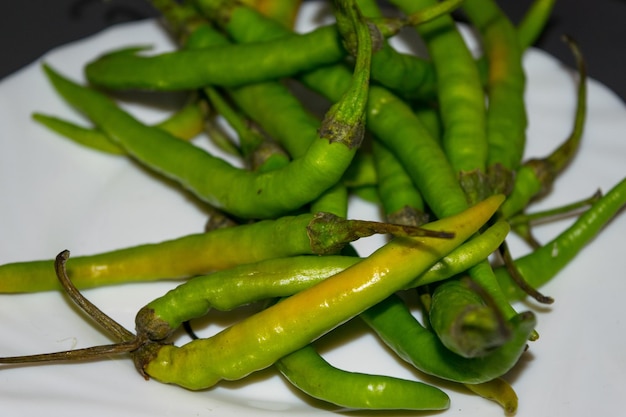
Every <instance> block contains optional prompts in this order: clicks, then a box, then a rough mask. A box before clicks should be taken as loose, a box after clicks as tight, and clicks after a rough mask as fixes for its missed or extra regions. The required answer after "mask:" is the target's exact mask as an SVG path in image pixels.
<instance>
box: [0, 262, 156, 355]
mask: <svg viewBox="0 0 626 417" xmlns="http://www.w3.org/2000/svg"><path fill="white" fill-rule="evenodd" d="M69 256H70V252H69V251H68V250H64V251H62V252H61V253H59V254H58V255H57V257H56V259H55V263H54V268H55V272H56V275H57V278H58V279H59V281H60V282H61V285H62V287H63V289H64V290H65V292H66V294H67V295H68V296H69V297H70V298H71V299H72V301H73V302H74V303H75V304H76V305H77V306H78V307H79V308H80V309H81V310H82V311H83V312H84V313H86V314H87V315H88V316H89V317H90V318H92V319H93V320H94V321H96V322H97V323H98V324H99V325H100V326H101V327H102V328H104V329H105V330H106V331H108V332H109V333H110V334H111V335H112V336H113V337H115V338H116V339H118V340H121V342H120V343H114V344H109V345H100V346H91V347H88V348H84V349H73V350H66V351H60V352H53V353H42V354H35V355H23V356H10V357H0V363H4V364H18V363H22V364H26V363H42V362H44V363H52V362H66V361H82V360H88V359H98V358H102V357H105V356H109V355H114V354H123V353H129V352H133V351H135V350H137V349H138V348H139V347H140V346H141V345H142V344H144V340H143V338H142V337H138V336H135V335H134V334H133V333H132V332H130V331H128V330H127V329H125V328H124V327H123V326H122V325H120V324H119V323H117V322H116V321H115V320H113V319H112V318H111V317H109V316H108V315H106V314H105V313H103V312H102V311H101V310H100V309H99V308H98V307H96V306H95V305H94V304H92V303H91V301H89V300H88V299H87V298H85V297H84V296H83V295H82V294H81V293H80V291H79V290H78V289H77V288H76V287H75V286H74V284H72V281H71V280H70V279H69V277H68V276H67V271H66V269H65V263H66V262H67V260H68V258H69Z"/></svg>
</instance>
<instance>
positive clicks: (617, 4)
mask: <svg viewBox="0 0 626 417" xmlns="http://www.w3.org/2000/svg"><path fill="white" fill-rule="evenodd" d="M531 3H532V0H499V4H500V5H501V7H502V8H503V9H504V10H505V11H506V12H507V13H508V15H509V16H510V17H511V19H512V20H513V21H514V22H517V21H518V20H519V19H520V18H521V16H522V15H523V13H524V11H525V10H526V9H527V7H528V6H529V5H530V4H531ZM154 16H156V13H155V11H154V10H153V9H152V7H151V6H150V5H149V3H148V2H147V1H145V0H125V1H123V0H54V1H50V0H24V1H14V2H11V4H10V6H7V5H5V7H4V8H3V11H2V13H0V51H2V55H1V58H0V80H1V79H2V78H4V77H5V76H7V75H8V74H10V73H12V72H14V71H17V70H19V69H20V68H22V67H23V66H25V65H27V64H29V63H31V62H33V61H34V60H36V59H37V58H39V57H40V56H41V55H42V54H43V53H45V52H46V51H48V50H50V49H51V48H54V47H55V46H58V45H62V44H65V43H68V42H72V41H74V40H77V39H80V38H84V37H86V36H89V35H91V34H94V33H97V32H99V31H101V30H102V29H104V28H106V27H108V26H111V25H114V24H116V23H121V22H128V21H135V20H141V19H147V18H151V17H154ZM625 21H626V0H593V1H592V0H560V1H557V2H556V6H555V10H554V13H553V16H552V18H551V20H550V22H549V25H548V27H547V28H546V30H545V32H544V34H543V36H542V37H541V39H539V41H538V42H537V44H536V46H537V47H539V48H541V49H543V50H545V51H547V52H549V53H550V54H552V55H553V56H555V57H556V58H558V59H560V60H562V61H564V62H570V63H571V62H572V56H571V54H570V52H569V50H568V49H567V47H566V46H565V44H564V43H563V42H562V41H561V39H560V38H561V35H562V34H568V35H570V36H572V37H573V38H574V39H576V41H577V42H578V43H579V45H580V47H581V48H582V50H583V53H584V55H585V58H586V61H587V67H588V72H589V75H590V76H591V77H593V78H595V79H596V80H598V81H600V82H602V83H603V84H605V85H606V86H608V87H609V88H610V89H611V90H613V91H614V92H615V93H617V94H618V95H619V96H620V97H621V99H622V100H625V101H626V46H625V45H626V24H625V23H624V22H625Z"/></svg>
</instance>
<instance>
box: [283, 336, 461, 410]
mask: <svg viewBox="0 0 626 417" xmlns="http://www.w3.org/2000/svg"><path fill="white" fill-rule="evenodd" d="M276 368H277V369H278V370H279V371H280V373H281V374H282V375H283V376H284V377H285V378H286V379H287V380H288V381H289V382H290V383H292V384H293V385H294V386H296V387H297V388H298V389H300V390H302V391H303V392H305V393H307V394H308V395H310V396H312V397H314V398H318V399H321V400H324V401H327V402H330V403H333V404H336V405H338V406H341V407H345V408H347V409H351V410H355V409H356V410H358V409H367V410H444V409H447V408H448V407H449V405H450V399H449V398H448V396H447V395H446V394H445V393H444V392H443V391H441V390H440V389H438V388H435V387H433V386H431V385H428V384H424V383H422V382H417V381H411V380H406V379H400V378H394V377H390V376H383V375H369V374H364V373H358V372H347V371H343V370H341V369H338V368H335V367H334V366H332V365H330V364H329V363H328V362H327V361H326V360H324V358H322V357H321V356H320V355H319V354H318V353H317V351H316V350H315V348H314V347H313V346H311V345H307V346H305V347H303V348H301V349H299V350H297V351H295V352H292V353H290V354H289V355H287V356H285V357H283V358H281V359H280V360H279V361H278V362H276Z"/></svg>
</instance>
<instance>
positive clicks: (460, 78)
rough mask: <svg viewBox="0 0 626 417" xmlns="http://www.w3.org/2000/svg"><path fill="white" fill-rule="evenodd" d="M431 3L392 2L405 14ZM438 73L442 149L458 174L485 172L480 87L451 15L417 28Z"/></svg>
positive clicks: (474, 67)
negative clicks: (442, 126)
mask: <svg viewBox="0 0 626 417" xmlns="http://www.w3.org/2000/svg"><path fill="white" fill-rule="evenodd" d="M434 3H435V2H432V1H403V0H393V1H392V4H394V5H396V6H398V7H399V8H400V9H401V10H402V11H403V12H405V13H408V14H410V13H413V12H415V11H417V10H420V9H424V8H426V7H429V6H432V4H434ZM417 31H418V32H419V33H420V34H421V36H422V38H423V39H424V42H425V43H426V46H427V48H428V52H429V55H430V56H431V58H432V61H433V64H434V66H435V71H436V73H437V87H438V88H437V95H438V98H439V106H440V108H441V117H442V120H443V124H444V131H443V138H442V141H443V147H444V149H445V151H446V155H447V156H448V158H449V160H450V164H451V165H452V167H453V169H454V170H455V172H457V173H461V172H471V171H475V170H478V171H482V172H484V171H485V169H486V161H487V140H486V133H485V132H486V130H485V104H484V95H483V90H482V85H481V83H480V77H479V74H478V69H477V67H476V64H475V62H474V59H473V57H472V55H471V53H470V51H469V49H468V48H467V46H466V44H465V42H464V41H463V38H462V37H461V35H460V33H459V32H458V30H457V29H456V26H455V25H454V22H453V20H452V18H451V17H450V16H440V17H438V18H437V19H435V20H433V21H430V22H427V23H424V24H422V25H420V26H417Z"/></svg>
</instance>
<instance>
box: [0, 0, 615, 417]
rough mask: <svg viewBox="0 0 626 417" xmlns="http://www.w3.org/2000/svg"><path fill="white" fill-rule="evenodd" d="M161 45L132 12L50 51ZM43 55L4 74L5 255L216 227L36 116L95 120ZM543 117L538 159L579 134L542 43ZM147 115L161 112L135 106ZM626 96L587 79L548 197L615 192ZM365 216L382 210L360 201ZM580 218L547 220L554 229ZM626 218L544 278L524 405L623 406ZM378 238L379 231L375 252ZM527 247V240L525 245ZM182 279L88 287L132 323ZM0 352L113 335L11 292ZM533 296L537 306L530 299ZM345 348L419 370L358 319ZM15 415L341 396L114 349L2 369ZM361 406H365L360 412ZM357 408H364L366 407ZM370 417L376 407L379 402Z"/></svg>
mask: <svg viewBox="0 0 626 417" xmlns="http://www.w3.org/2000/svg"><path fill="white" fill-rule="evenodd" d="M315 8H316V6H315V5H310V4H307V5H306V8H305V11H304V13H303V15H302V16H301V17H302V18H301V20H300V23H299V24H300V25H301V26H300V27H301V28H303V29H306V28H310V27H311V24H312V20H313V17H314V15H315ZM137 43H147V44H153V45H156V47H157V48H156V50H157V51H158V50H167V49H170V48H171V47H172V46H171V44H170V43H169V41H168V39H167V36H166V35H165V34H164V32H163V31H162V30H161V28H160V27H159V26H158V25H157V24H155V22H153V21H145V22H140V23H132V24H125V25H120V26H117V27H114V28H112V29H109V30H107V31H105V32H103V33H100V34H98V35H96V36H93V37H90V38H88V39H86V40H83V41H80V42H76V43H73V44H71V45H68V46H65V47H62V48H59V49H56V50H54V51H52V52H50V53H49V54H47V55H46V56H44V57H43V58H42V60H44V61H46V62H48V63H50V64H51V65H53V66H54V67H55V68H56V69H58V70H59V71H61V72H62V73H64V74H66V75H68V76H70V77H73V78H74V79H78V80H80V79H82V74H81V71H82V67H83V65H84V64H85V62H87V61H89V60H91V59H93V58H94V57H95V56H96V55H99V54H100V53H102V52H103V51H105V50H107V49H110V48H117V47H120V46H125V45H128V44H137ZM39 64H40V63H39V62H36V63H33V65H31V66H29V67H27V68H25V69H23V70H22V71H19V72H18V73H16V74H14V75H12V76H10V77H7V78H6V79H4V80H3V81H2V82H1V83H0V132H1V133H0V141H1V142H2V147H1V148H0V149H1V151H0V192H1V196H2V204H1V205H0V213H1V215H0V236H1V239H0V263H7V262H14V261H22V260H32V259H42V258H46V259H47V258H52V257H54V255H55V254H56V253H57V252H59V251H60V250H62V249H66V248H67V249H70V250H71V251H72V254H73V255H79V254H88V253H95V252H100V251H104V250H109V249H113V248H118V247H125V246H129V245H134V244H140V243H145V242H157V241H161V240H164V239H169V238H174V237H177V236H181V235H184V234H188V233H195V232H198V231H199V230H201V229H202V227H203V225H204V222H205V215H204V213H203V211H202V209H201V208H200V207H199V206H198V205H196V204H193V203H191V202H190V201H189V199H188V198H187V196H186V195H185V194H184V193H181V192H179V191H178V190H177V189H175V188H173V187H171V186H168V185H166V184H164V183H161V182H160V181H157V180H155V178H154V177H152V176H151V175H150V174H148V173H147V172H146V171H143V170H141V169H137V166H135V165H134V164H132V163H129V162H128V161H126V160H125V159H123V158H117V157H110V156H107V155H102V154H99V153H97V152H93V151H90V150H88V149H84V148H81V147H79V146H76V145H74V144H73V143H70V142H69V141H66V140H64V139H61V138H59V137H58V136H56V135H55V134H53V133H51V132H49V131H47V130H46V129H45V128H43V127H41V126H39V125H38V124H36V123H33V122H32V121H31V119H30V115H31V113H32V112H33V111H41V112H45V113H50V114H56V115H59V116H62V117H66V118H70V119H73V120H77V121H79V120H82V119H81V118H80V117H79V116H78V115H77V114H76V113H75V112H74V111H73V110H71V109H69V108H68V107H67V106H66V105H65V104H64V103H63V102H62V101H61V100H60V99H59V98H58V97H57V95H56V94H55V93H54V92H53V91H52V89H51V88H50V86H49V85H48V83H47V82H46V80H45V79H44V76H43V74H42V71H41V70H40V66H39ZM525 67H526V69H527V72H528V91H527V103H528V109H529V119H530V127H529V129H528V151H527V156H543V155H545V154H546V153H548V152H549V151H551V150H552V149H553V148H554V147H555V146H556V145H557V144H558V143H559V142H560V141H561V140H562V139H563V138H564V137H566V136H567V134H568V133H569V129H570V125H571V120H572V115H573V110H574V103H575V82H574V75H573V72H572V71H571V70H570V69H569V65H568V66H564V65H562V64H560V63H559V62H556V61H555V60H554V59H552V58H551V57H549V56H547V55H546V54H544V53H541V52H539V51H537V50H531V51H529V52H528V53H527V54H526V57H525ZM131 109H132V111H135V112H136V114H137V115H138V116H140V117H142V118H143V119H144V120H146V121H153V120H158V119H159V118H160V117H162V116H163V113H161V112H156V111H154V110H146V109H144V108H139V107H131ZM625 133H626V109H625V108H624V106H623V104H622V103H621V102H620V100H619V99H618V98H617V97H616V96H615V95H614V94H612V93H611V92H610V91H608V90H607V89H606V88H605V87H603V86H602V85H600V84H599V83H597V82H594V81H591V80H590V81H589V116H588V122H587V127H586V129H585V137H584V141H583V145H582V149H581V152H580V154H579V155H578V157H577V158H576V160H575V161H574V163H573V165H572V166H571V168H570V169H568V170H567V171H566V172H565V173H564V174H563V175H562V177H561V178H560V179H559V180H558V182H557V184H556V189H555V191H554V193H553V194H552V195H551V196H550V197H549V198H547V199H545V200H544V201H542V202H541V203H540V204H537V205H536V208H537V209H539V208H545V207H553V206H556V205H559V204H563V203H567V202H571V201H574V200H577V199H580V198H583V197H586V196H588V195H590V194H592V193H593V191H594V190H596V189H597V188H598V187H600V188H602V189H603V190H607V189H608V188H610V187H611V186H613V185H614V184H616V183H617V182H618V181H619V180H620V179H621V178H622V177H623V176H624V174H626V169H625V168H624V167H625V166H626V165H625V162H626V141H624V134H625ZM351 216H353V217H357V216H358V217H372V216H374V214H373V210H372V207H371V206H368V205H367V204H363V203H361V202H356V203H355V205H354V206H353V207H352V211H351ZM567 224H568V222H567V221H566V222H560V223H557V224H553V225H550V226H545V227H542V228H540V229H538V231H537V234H538V236H539V237H540V239H543V240H546V239H548V238H550V237H552V236H554V235H555V234H556V233H558V232H559V231H560V230H562V229H563V228H564V227H565V226H566V225H567ZM625 226H626V217H625V216H624V215H621V216H619V217H618V218H617V219H616V220H615V221H613V223H612V224H611V226H610V227H609V228H608V229H606V230H605V231H604V232H603V233H602V234H601V235H600V236H599V237H598V238H597V239H596V240H595V241H594V242H593V244H592V245H591V246H589V247H588V248H586V249H585V250H584V252H583V253H582V254H581V255H580V256H579V257H578V258H577V259H576V260H575V261H574V262H572V263H571V265H569V266H568V267H567V268H566V269H565V270H564V271H563V272H562V273H561V274H560V276H559V277H558V278H557V279H556V280H555V281H554V282H552V283H550V284H549V285H547V286H546V287H545V288H544V291H545V292H546V293H547V294H550V295H553V296H555V298H556V303H555V304H554V306H553V307H551V308H545V309H538V310H536V311H537V313H538V316H539V317H538V318H539V327H538V330H539V332H540V334H541V336H542V337H541V339H540V340H539V341H537V342H535V343H533V344H532V346H531V348H530V351H529V352H528V353H526V354H525V355H524V357H523V359H522V361H521V364H520V366H519V367H518V368H516V369H515V371H514V372H512V373H511V374H510V375H509V376H508V377H509V379H510V380H511V382H512V383H513V385H514V387H515V388H516V390H517V392H518V394H519V397H520V408H519V412H518V416H520V417H526V416H533V417H542V416H546V417H547V416H555V415H567V416H571V417H573V416H580V417H582V416H585V417H587V416H589V415H599V416H603V417H608V416H618V415H622V411H621V410H622V409H623V404H622V399H623V396H624V394H626V390H624V386H625V385H624V384H623V375H624V372H626V355H625V354H624V352H625V351H626V336H625V335H626V320H624V318H623V315H622V314H621V312H622V311H623V309H622V307H621V305H620V303H621V302H623V301H622V300H621V297H622V296H623V294H626V279H624V272H623V271H624V268H625V267H626V261H625V258H624V256H623V250H622V249H620V248H623V244H624V243H623V240H624V232H626V227H625ZM379 243H380V241H376V240H374V241H371V240H370V241H368V242H365V246H361V248H362V249H363V250H364V251H367V250H370V249H371V248H372V247H374V246H375V245H378V244H379ZM513 250H514V251H515V252H516V254H518V255H519V254H522V253H524V252H525V250H526V249H525V248H524V246H523V245H521V244H520V243H519V242H513ZM172 286H173V284H171V283H154V284H143V285H126V286H123V287H110V288H100V289H94V290H89V291H86V292H85V293H86V295H87V296H88V297H89V298H90V299H91V300H92V301H93V302H95V303H96V304H97V305H98V306H100V307H101V308H102V309H103V310H104V311H105V312H108V313H109V314H111V315H112V316H113V317H114V318H115V319H117V320H119V321H120V322H121V323H122V324H124V325H125V326H127V327H128V328H133V319H134V314H135V312H136V311H137V310H138V309H139V308H140V307H141V306H142V305H144V304H145V303H146V302H148V301H149V300H151V299H153V298H155V297H157V296H158V295H161V294H162V293H164V292H165V290H166V289H169V288H171V287H172ZM0 297H1V298H0V300H1V301H0V334H2V338H1V340H2V341H1V342H0V355H7V356H8V355H19V354H28V353H39V352H48V351H57V350H63V349H69V348H74V347H85V346H90V345H94V344H100V343H108V342H109V340H108V339H107V338H106V337H105V336H104V335H103V334H102V333H101V332H100V331H99V330H98V329H96V328H95V327H94V326H92V325H91V324H90V323H88V322H87V321H85V320H84V319H83V317H82V316H80V315H79V314H77V312H76V310H75V309H74V308H73V307H71V306H70V304H69V303H68V302H67V301H66V299H65V298H64V297H63V296H62V295H60V294H58V293H52V292H49V293H41V294H25V295H1V296H0ZM518 307H519V308H520V309H522V308H529V306H525V305H522V306H518ZM348 333H349V334H350V335H351V336H353V338H351V339H350V341H349V342H346V344H345V345H344V346H341V347H337V348H334V349H328V350H327V351H325V352H324V354H325V356H326V357H327V359H329V360H330V361H331V362H333V363H335V364H337V365H339V366H340V367H343V368H345V369H350V370H359V371H365V372H378V373H384V374H391V375H397V376H400V377H409V378H411V377H416V374H415V373H414V372H412V370H411V369H410V368H409V367H407V366H405V365H403V364H401V363H400V362H399V361H398V360H396V359H395V358H393V357H392V356H390V355H389V354H387V353H386V352H384V350H383V349H382V348H381V346H380V344H379V343H378V342H377V341H376V339H375V338H374V337H372V336H371V335H369V334H368V333H367V332H366V331H365V330H363V329H362V328H361V327H359V326H358V325H355V326H353V327H351V328H350V331H349V332H348ZM445 388H446V390H447V391H448V392H449V394H450V396H451V398H452V405H451V408H450V410H448V411H447V412H446V413H445V414H444V415H451V416H452V415H462V416H465V417H470V416H481V417H488V416H502V415H503V413H502V410H501V409H500V408H499V407H498V406H497V405H495V404H492V403H490V402H488V401H486V400H483V399H480V398H477V397H475V396H473V395H469V394H467V393H466V392H465V391H463V390H462V389H460V388H454V387H452V386H450V385H447V384H446V386H445ZM0 403H1V404H2V414H3V415H4V416H10V417H16V416H41V415H44V414H46V415H63V416H65V417H72V416H81V417H82V416H84V415H90V416H92V417H97V416H107V417H108V416H111V415H116V416H119V417H124V416H134V417H137V416H142V415H146V416H151V417H157V416H170V415H172V416H177V417H185V416H190V417H191V416H207V415H219V416H231V415H232V416H234V415H237V416H249V415H255V416H256V415H276V414H278V413H282V414H287V415H297V416H313V415H324V414H327V413H328V412H329V410H330V408H327V407H324V406H323V405H321V404H319V403H316V402H311V401H306V400H304V398H303V397H302V396H300V395H298V394H297V393H295V392H294V391H293V390H292V389H290V388H289V387H288V386H287V385H286V384H285V383H284V382H283V381H282V380H281V379H280V377H278V376H277V374H276V373H275V372H274V371H273V370H271V369H270V370H267V371H263V372H260V373H258V374H256V375H254V376H252V377H251V378H249V379H247V380H244V381H242V382H237V383H225V384H220V385H219V386H218V387H216V388H214V389H212V390H208V391H206V392H189V391H186V390H183V389H180V388H177V387H173V386H167V385H162V384H160V383H157V382H154V381H150V382H146V381H144V380H143V379H142V378H140V377H139V376H138V375H137V373H136V371H135V369H134V367H133V365H132V363H131V361H129V360H128V359H126V358H125V357H122V358H116V359H112V360H104V361H100V362H92V363H81V364H72V365H51V366H36V367H8V368H2V369H1V370H0ZM352 414H353V413H351V415H352ZM354 415H359V413H354ZM367 415H371V414H367Z"/></svg>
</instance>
